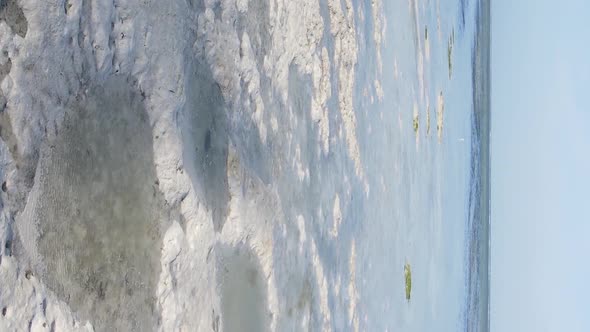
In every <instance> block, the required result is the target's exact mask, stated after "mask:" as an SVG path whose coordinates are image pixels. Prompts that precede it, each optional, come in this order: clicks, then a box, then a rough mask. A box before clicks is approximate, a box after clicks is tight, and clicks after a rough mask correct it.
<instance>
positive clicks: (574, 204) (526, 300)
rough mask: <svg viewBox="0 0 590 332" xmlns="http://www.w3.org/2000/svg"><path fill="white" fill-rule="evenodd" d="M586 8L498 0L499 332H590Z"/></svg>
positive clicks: (495, 313) (574, 1)
mask: <svg viewBox="0 0 590 332" xmlns="http://www.w3.org/2000/svg"><path fill="white" fill-rule="evenodd" d="M589 13H590V1H586V0H562V1H555V0H554V1H547V0H537V1H533V0H529V1H526V0H520V1H511V0H492V51H491V52H492V55H491V59H492V60H491V61H492V112H493V113H492V143H491V144H492V180H491V181H492V198H491V199H492V220H491V225H492V226H491V227H492V235H491V237H492V240H491V241H492V242H491V246H492V252H491V260H492V263H491V264H492V265H491V295H490V297H491V309H490V310H491V318H490V322H491V330H492V331H502V332H505V331H590V193H589V189H590V102H589V100H588V99H589V97H590V79H589V78H590V44H589V43H588V36H589V35H590V26H589V25H588V24H587V23H586V22H587V18H588V15H589Z"/></svg>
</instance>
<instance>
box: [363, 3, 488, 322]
mask: <svg viewBox="0 0 590 332" xmlns="http://www.w3.org/2000/svg"><path fill="white" fill-rule="evenodd" d="M384 9H385V18H386V21H387V32H386V36H387V37H386V41H385V42H384V49H383V59H384V63H383V72H384V75H383V82H382V85H383V89H384V97H383V100H382V101H381V102H379V103H375V104H372V103H371V101H370V100H369V101H366V102H365V103H363V102H360V104H361V105H359V109H360V110H368V111H366V113H365V114H366V115H365V116H364V117H363V116H361V117H359V118H360V119H359V123H365V125H364V126H361V127H368V128H370V132H369V133H364V135H363V136H364V139H363V140H361V142H362V143H361V146H366V147H367V150H365V155H364V156H363V160H364V161H365V164H366V165H368V168H369V169H370V170H369V171H367V174H369V177H370V183H371V186H370V187H371V194H370V197H369V198H367V199H366V201H365V202H363V204H360V205H362V210H363V213H362V217H360V219H361V220H360V221H359V223H361V225H360V226H359V227H358V230H355V231H358V232H359V233H360V235H359V240H358V243H357V245H358V246H359V248H360V249H359V257H361V258H359V259H358V261H359V262H361V263H359V265H360V266H359V269H360V271H358V272H357V273H358V274H359V275H360V276H361V277H360V279H361V280H362V282H361V283H362V286H361V287H360V288H361V290H360V292H359V294H360V295H359V297H360V303H361V305H360V307H361V308H362V310H361V311H362V313H361V314H360V316H361V318H362V319H361V322H362V323H361V330H367V331H379V330H382V331H459V330H464V331H487V330H489V319H488V310H489V309H488V307H489V227H490V225H489V220H490V219H489V199H490V189H489V188H490V186H489V174H490V173H489V172H490V166H489V135H490V100H489V95H490V91H489V89H490V84H489V79H490V78H489V31H490V30H489V25H490V23H489V22H490V20H489V15H490V13H489V1H468V0H467V1H465V0H461V1H457V2H445V3H444V4H443V3H442V2H440V3H439V2H435V1H430V2H425V3H423V2H420V1H416V2H414V1H409V2H406V1H403V2H398V1H396V2H387V3H384ZM369 29H370V27H367V30H369ZM361 52H362V51H361ZM364 52H366V54H365V55H361V56H360V58H361V59H374V58H376V57H377V56H376V55H375V54H376V52H375V50H374V49H371V47H367V48H366V49H364ZM367 61H368V62H370V60H367ZM363 65H365V66H368V67H369V68H371V66H372V64H371V63H368V64H365V63H361V64H360V66H363ZM373 66H375V65H373ZM363 71H364V70H359V72H363ZM366 72H368V73H371V70H367V71H366ZM392 74H393V75H392ZM372 78H373V77H372V76H371V75H370V74H367V75H366V76H365V77H364V79H365V80H366V84H371V82H370V80H371V79H372ZM361 79H363V78H361ZM357 96H359V99H361V100H362V99H363V98H362V97H360V96H361V92H360V91H359V92H357ZM441 97H442V99H443V100H444V105H443V108H444V111H443V112H441V113H442V121H439V120H438V117H439V116H440V115H441V114H440V113H439V112H438V108H439V107H440V106H439V101H440V100H441ZM360 114H363V113H362V112H360ZM416 119H417V121H415V120H416ZM415 122H417V123H418V125H417V128H416V127H415V126H414V123H415ZM439 123H440V124H442V126H441V125H440V124H439ZM437 127H442V129H440V130H439V128H437ZM439 133H440V136H439ZM406 263H408V264H410V266H411V270H412V291H411V292H412V293H411V298H410V300H406V298H405V293H404V291H405V288H404V286H405V281H404V265H405V264H406Z"/></svg>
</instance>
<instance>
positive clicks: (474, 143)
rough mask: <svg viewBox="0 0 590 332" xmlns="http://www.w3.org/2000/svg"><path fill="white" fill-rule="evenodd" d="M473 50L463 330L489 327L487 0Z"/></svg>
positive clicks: (479, 8)
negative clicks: (465, 291)
mask: <svg viewBox="0 0 590 332" xmlns="http://www.w3.org/2000/svg"><path fill="white" fill-rule="evenodd" d="M476 6H477V8H476V34H475V40H474V46H473V52H472V64H473V66H472V68H473V72H472V83H473V113H472V139H471V181H470V182H471V183H470V192H469V207H468V208H469V213H468V225H467V241H468V243H467V254H466V259H467V264H468V271H467V300H466V308H465V330H466V331H489V327H490V324H489V303H490V302H489V294H490V282H489V275H490V271H489V270H490V268H489V262H490V249H489V244H490V133H491V100H490V96H491V84H490V81H491V77H490V39H491V38H490V37H491V36H490V31H491V29H490V24H491V23H490V16H491V13H490V0H479V1H478V2H477V3H476Z"/></svg>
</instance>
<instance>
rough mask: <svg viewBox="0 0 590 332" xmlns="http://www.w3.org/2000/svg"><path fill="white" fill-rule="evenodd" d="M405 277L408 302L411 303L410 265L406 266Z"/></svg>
mask: <svg viewBox="0 0 590 332" xmlns="http://www.w3.org/2000/svg"><path fill="white" fill-rule="evenodd" d="M404 276H405V280H406V300H408V301H409V300H410V295H411V293H412V269H411V268H410V264H409V263H406V265H404Z"/></svg>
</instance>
